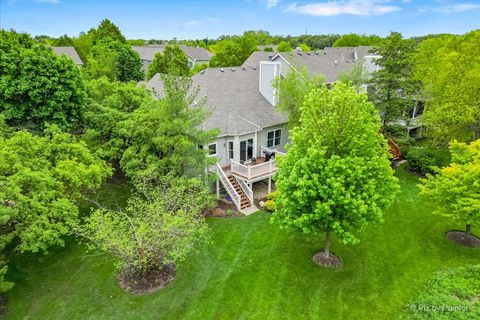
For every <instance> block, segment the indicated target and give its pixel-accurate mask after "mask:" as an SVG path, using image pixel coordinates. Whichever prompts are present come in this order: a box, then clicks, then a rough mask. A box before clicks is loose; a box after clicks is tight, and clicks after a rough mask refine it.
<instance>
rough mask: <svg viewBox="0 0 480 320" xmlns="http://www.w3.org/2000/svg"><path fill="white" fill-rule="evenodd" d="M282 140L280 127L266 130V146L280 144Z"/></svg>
mask: <svg viewBox="0 0 480 320" xmlns="http://www.w3.org/2000/svg"><path fill="white" fill-rule="evenodd" d="M281 140H282V129H277V130H274V131H269V132H267V148H270V147H274V146H278V145H280V142H281Z"/></svg>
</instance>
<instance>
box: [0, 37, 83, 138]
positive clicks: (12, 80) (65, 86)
mask: <svg viewBox="0 0 480 320" xmlns="http://www.w3.org/2000/svg"><path fill="white" fill-rule="evenodd" d="M0 61H1V63H0V113H1V114H3V116H4V117H5V120H6V121H7V123H8V124H9V125H12V126H17V127H24V128H31V129H37V130H43V128H44V126H45V123H47V122H48V123H54V124H57V125H59V126H60V127H62V128H71V127H74V126H76V125H77V124H78V121H79V119H80V117H81V114H82V112H83V110H84V107H85V102H86V94H85V85H84V83H83V80H82V77H81V74H80V70H79V69H78V67H77V66H76V65H75V64H74V63H73V61H72V60H71V59H69V58H67V57H65V56H58V55H56V54H55V53H54V52H53V51H52V50H51V49H50V48H48V47H47V46H45V45H44V44H36V43H34V41H33V40H32V39H31V38H30V36H28V35H26V34H18V33H16V32H14V31H4V30H0Z"/></svg>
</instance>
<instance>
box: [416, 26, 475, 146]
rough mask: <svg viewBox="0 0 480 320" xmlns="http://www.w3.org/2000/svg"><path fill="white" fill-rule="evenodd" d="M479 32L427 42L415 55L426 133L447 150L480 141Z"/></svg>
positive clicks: (421, 44) (432, 140)
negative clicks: (451, 144) (452, 144)
mask: <svg viewBox="0 0 480 320" xmlns="http://www.w3.org/2000/svg"><path fill="white" fill-rule="evenodd" d="M479 50H480V31H478V30H477V31H472V32H470V33H467V34H465V35H463V36H453V35H444V36H439V37H435V38H430V39H427V40H424V41H422V42H421V43H420V45H419V47H418V49H417V51H416V53H415V61H416V63H415V74H416V78H417V79H419V80H420V81H421V82H422V85H423V95H424V97H425V98H426V108H425V113H424V115H423V123H424V124H425V130H424V133H425V135H426V137H427V138H429V140H430V141H431V142H433V144H435V145H437V146H440V147H445V146H448V144H449V142H451V141H453V140H454V139H456V140H458V141H463V142H471V141H473V140H475V139H478V138H480V59H479V57H478V54H477V52H479Z"/></svg>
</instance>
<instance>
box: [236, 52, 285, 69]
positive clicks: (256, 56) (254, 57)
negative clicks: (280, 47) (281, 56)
mask: <svg viewBox="0 0 480 320" xmlns="http://www.w3.org/2000/svg"><path fill="white" fill-rule="evenodd" d="M276 54H277V53H276V52H265V51H254V52H252V54H251V55H250V56H249V57H248V58H247V60H245V62H244V63H243V64H242V67H254V66H255V67H258V66H260V61H269V60H272V58H273V57H274V56H275V55H276Z"/></svg>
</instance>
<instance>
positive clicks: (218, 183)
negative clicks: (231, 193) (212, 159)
mask: <svg viewBox="0 0 480 320" xmlns="http://www.w3.org/2000/svg"><path fill="white" fill-rule="evenodd" d="M219 179H220V177H219V172H218V169H217V181H216V182H217V198H220V181H219Z"/></svg>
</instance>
